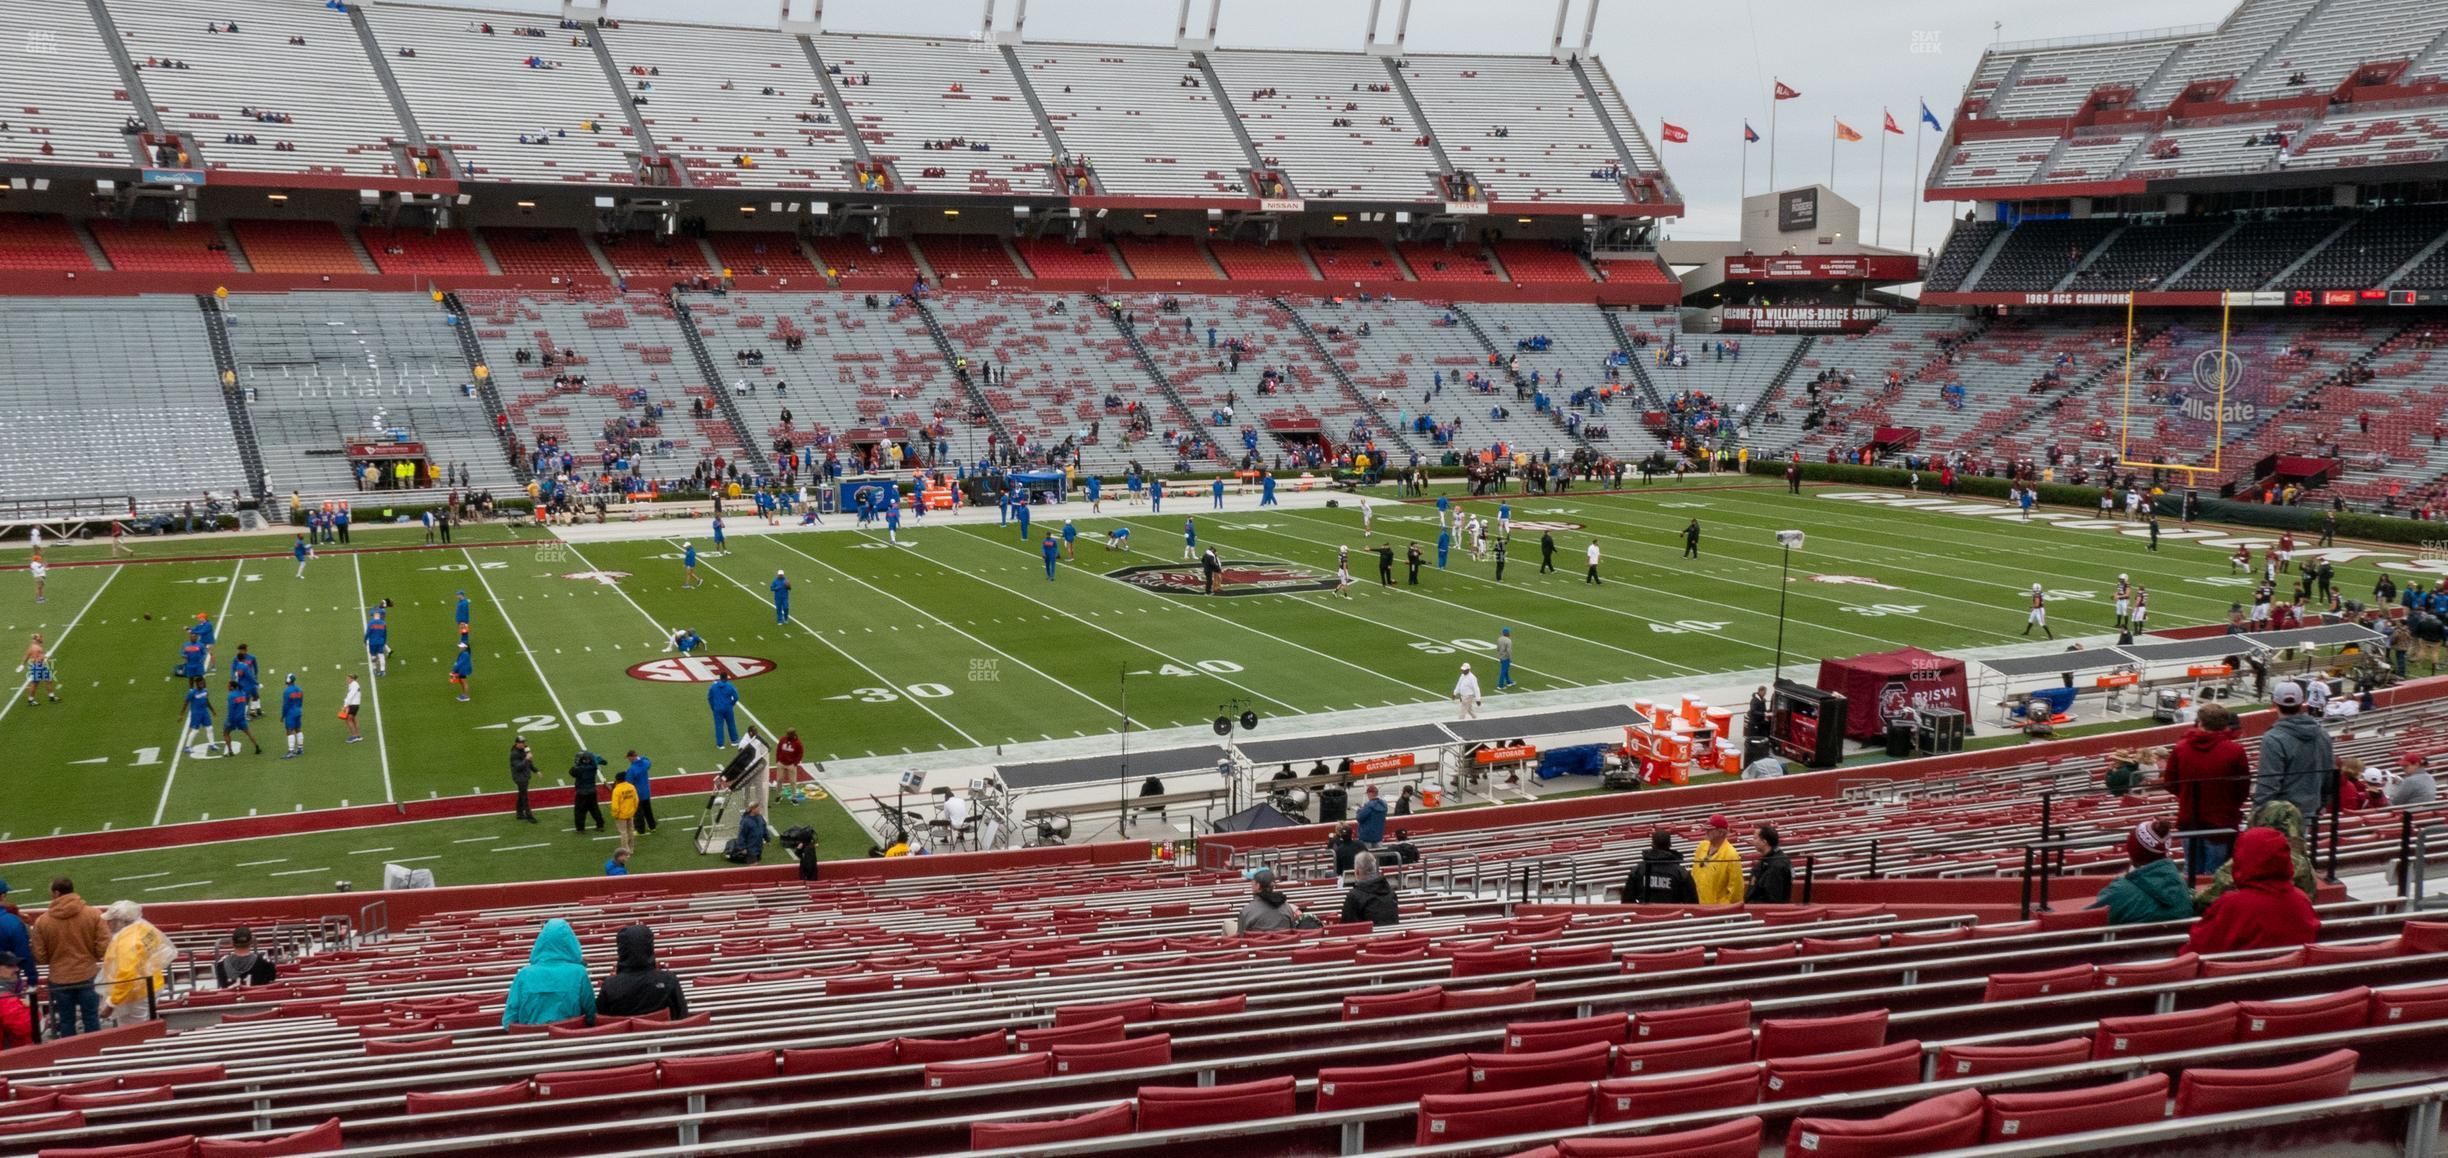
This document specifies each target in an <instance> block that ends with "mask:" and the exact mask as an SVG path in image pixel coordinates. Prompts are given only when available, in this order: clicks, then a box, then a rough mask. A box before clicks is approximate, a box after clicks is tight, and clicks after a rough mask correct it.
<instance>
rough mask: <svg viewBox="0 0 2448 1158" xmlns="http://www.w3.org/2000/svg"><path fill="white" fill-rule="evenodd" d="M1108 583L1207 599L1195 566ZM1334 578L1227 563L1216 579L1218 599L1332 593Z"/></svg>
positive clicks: (1123, 574)
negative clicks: (1221, 597)
mask: <svg viewBox="0 0 2448 1158" xmlns="http://www.w3.org/2000/svg"><path fill="white" fill-rule="evenodd" d="M1105 577H1106V578H1108V579H1119V580H1121V581H1123V582H1125V583H1129V584H1132V585H1134V586H1138V587H1144V588H1147V589H1148V590H1150V591H1154V592H1158V593H1160V594H1164V595H1205V594H1206V593H1207V574H1206V572H1205V571H1203V570H1201V569H1200V567H1199V565H1198V564H1196V563H1155V564H1149V565H1146V566H1140V567H1124V568H1122V569H1121V570H1119V571H1108V572H1106V573H1105ZM1333 589H1334V576H1332V575H1328V574H1326V573H1324V572H1322V571H1313V570H1310V569H1309V568H1307V567H1294V566H1285V565H1282V564H1276V563H1243V562H1227V563H1225V564H1224V570H1223V572H1222V573H1220V574H1218V575H1217V576H1216V591H1215V593H1216V594H1218V595H1281V594H1285V593H1287V592H1293V591H1331V590H1333Z"/></svg>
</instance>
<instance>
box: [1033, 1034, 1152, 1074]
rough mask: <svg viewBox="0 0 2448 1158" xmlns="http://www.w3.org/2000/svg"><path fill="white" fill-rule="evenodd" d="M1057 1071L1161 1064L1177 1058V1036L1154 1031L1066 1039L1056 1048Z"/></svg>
mask: <svg viewBox="0 0 2448 1158" xmlns="http://www.w3.org/2000/svg"><path fill="white" fill-rule="evenodd" d="M1053 1053H1054V1072H1055V1073H1057V1074H1101V1073H1104V1072H1106V1071H1108V1070H1129V1069H1137V1068H1139V1067H1140V1066H1160V1065H1164V1064H1166V1063H1168V1062H1171V1061H1172V1060H1173V1035H1172V1034H1169V1033H1159V1034H1152V1035H1150V1036H1147V1037H1134V1038H1129V1039H1126V1040H1123V1041H1101V1042H1064V1043H1062V1044H1061V1045H1057V1046H1055V1047H1054V1050H1053Z"/></svg>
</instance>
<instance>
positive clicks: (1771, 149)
mask: <svg viewBox="0 0 2448 1158" xmlns="http://www.w3.org/2000/svg"><path fill="white" fill-rule="evenodd" d="M1768 83H1769V84H1770V85H1772V86H1773V85H1781V84H1783V83H1785V82H1784V81H1781V80H1778V79H1777V78H1775V77H1773V76H1772V77H1769V78H1768ZM1782 103H1784V102H1782V101H1779V100H1778V99H1777V97H1776V89H1775V88H1773V87H1772V88H1770V89H1769V90H1768V191H1769V192H1771V193H1774V192H1776V187H1777V183H1776V110H1777V106H1778V105H1779V104H1782Z"/></svg>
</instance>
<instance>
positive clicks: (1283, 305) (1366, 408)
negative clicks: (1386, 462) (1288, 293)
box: [1267, 297, 1419, 455]
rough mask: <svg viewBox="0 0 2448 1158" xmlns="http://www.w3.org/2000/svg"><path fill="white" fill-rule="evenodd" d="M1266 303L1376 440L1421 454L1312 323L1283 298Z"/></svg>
mask: <svg viewBox="0 0 2448 1158" xmlns="http://www.w3.org/2000/svg"><path fill="white" fill-rule="evenodd" d="M1267 300H1268V301H1270V302H1272V303H1274V306H1275V308H1276V309H1277V310H1279V311H1281V312H1282V315H1283V316H1284V317H1285V318H1287V319H1289V320H1290V321H1291V323H1292V328H1293V329H1295V330H1298V331H1300V336H1301V339H1302V340H1303V341H1305V342H1307V343H1308V344H1309V350H1310V352H1311V353H1314V354H1316V355H1317V360H1318V363H1319V364H1320V365H1323V366H1325V367H1326V372H1327V374H1328V375H1330V376H1331V377H1333V378H1334V380H1335V385H1336V386H1338V387H1340V388H1341V389H1342V391H1343V394H1344V396H1345V397H1346V398H1348V399H1350V400H1351V402H1352V404H1353V405H1355V406H1358V407H1359V408H1360V409H1361V411H1362V412H1364V413H1366V414H1367V415H1368V416H1369V424H1370V426H1371V427H1373V428H1374V429H1375V430H1376V433H1377V437H1379V438H1381V439H1384V440H1385V441H1386V442H1388V443H1390V444H1392V445H1393V447H1394V448H1395V449H1396V450H1399V451H1401V452H1403V453H1404V454H1408V455H1417V454H1419V448H1418V447H1416V446H1413V445H1412V444H1411V432H1410V431H1407V430H1396V429H1394V423H1392V422H1390V421H1388V420H1387V419H1386V416H1385V412H1384V411H1382V410H1379V409H1378V408H1377V404H1376V402H1375V401H1373V400H1371V399H1370V398H1369V396H1368V395H1367V394H1366V393H1363V392H1362V391H1361V389H1360V384H1359V383H1357V382H1354V381H1352V376H1351V372H1350V371H1348V370H1345V369H1344V368H1343V360H1342V359H1340V358H1337V357H1335V356H1334V352H1333V351H1331V350H1328V349H1327V348H1326V343H1325V342H1324V341H1323V340H1321V339H1320V338H1319V337H1318V332H1317V327H1315V326H1312V325H1310V324H1309V319H1307V318H1305V317H1302V316H1301V313H1300V311H1299V310H1296V309H1293V308H1292V303H1291V302H1289V301H1287V300H1285V299H1284V298H1282V297H1274V298H1269V299H1267Z"/></svg>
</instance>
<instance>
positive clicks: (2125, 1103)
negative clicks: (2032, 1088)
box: [1981, 1074, 2168, 1142]
mask: <svg viewBox="0 0 2448 1158" xmlns="http://www.w3.org/2000/svg"><path fill="white" fill-rule="evenodd" d="M2167 1092H2168V1076H2167V1075H2166V1074H2144V1075H2143V1076H2141V1077H2138V1078H2135V1079H2134V1080H2132V1081H2130V1082H2119V1083H2117V1084H2116V1085H2113V1086H2093V1087H2091V1088H2089V1089H2081V1090H2052V1091H2050V1092H2048V1093H2042V1094H1991V1095H1990V1096H1989V1117H1988V1121H1987V1124H1986V1125H1985V1126H1983V1127H1982V1130H1981V1140H1982V1141H1984V1142H2019V1141H2023V1140H2025V1139H2029V1138H2050V1137H2055V1136H2056V1135H2059V1134H2080V1133H2083V1132H2085V1131H2089V1130H2110V1129H2115V1128H2116V1127H2118V1126H2139V1125H2141V1124H2143V1123H2144V1122H2156V1121H2158V1120H2159V1119H2161V1118H2164V1117H2166V1116H2167Z"/></svg>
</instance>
